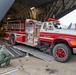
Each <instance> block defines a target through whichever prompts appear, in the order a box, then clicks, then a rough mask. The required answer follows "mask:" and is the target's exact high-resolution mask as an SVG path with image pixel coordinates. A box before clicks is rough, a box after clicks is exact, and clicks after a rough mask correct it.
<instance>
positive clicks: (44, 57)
mask: <svg viewBox="0 0 76 75" xmlns="http://www.w3.org/2000/svg"><path fill="white" fill-rule="evenodd" d="M13 47H14V48H16V49H18V50H20V51H23V52H26V53H29V54H31V55H33V56H35V57H37V58H40V59H42V60H44V61H49V62H50V61H52V60H53V59H54V58H53V57H52V56H50V55H49V54H45V53H43V52H40V51H38V50H37V49H36V48H32V47H28V46H26V45H17V46H13Z"/></svg>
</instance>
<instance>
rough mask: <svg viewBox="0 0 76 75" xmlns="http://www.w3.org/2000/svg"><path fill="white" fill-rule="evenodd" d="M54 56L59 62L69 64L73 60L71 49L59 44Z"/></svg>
mask: <svg viewBox="0 0 76 75" xmlns="http://www.w3.org/2000/svg"><path fill="white" fill-rule="evenodd" d="M53 56H54V58H55V60H57V61H59V62H67V61H69V60H70V59H71V56H72V53H71V49H70V47H69V46H68V45H66V44H62V43H61V44H57V45H55V47H54V48H53Z"/></svg>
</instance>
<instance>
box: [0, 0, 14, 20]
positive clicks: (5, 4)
mask: <svg viewBox="0 0 76 75" xmlns="http://www.w3.org/2000/svg"><path fill="white" fill-rule="evenodd" d="M14 1H15V0H0V21H1V20H2V18H3V17H4V16H5V14H6V13H7V11H8V10H9V8H10V7H11V5H12V4H13V3H14Z"/></svg>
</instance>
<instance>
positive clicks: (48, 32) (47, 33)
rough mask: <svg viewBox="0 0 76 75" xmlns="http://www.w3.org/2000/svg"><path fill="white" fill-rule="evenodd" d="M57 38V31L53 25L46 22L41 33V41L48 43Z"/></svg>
mask: <svg viewBox="0 0 76 75" xmlns="http://www.w3.org/2000/svg"><path fill="white" fill-rule="evenodd" d="M54 37H55V31H54V27H53V25H52V23H50V22H44V23H43V26H42V27H41V31H40V40H42V41H46V42H52V41H53V40H54Z"/></svg>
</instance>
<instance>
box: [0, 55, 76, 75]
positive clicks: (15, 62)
mask: <svg viewBox="0 0 76 75" xmlns="http://www.w3.org/2000/svg"><path fill="white" fill-rule="evenodd" d="M11 65H12V66H11V67H8V68H0V72H2V71H8V70H10V69H11V68H13V67H18V70H17V71H15V72H12V73H10V74H8V75H76V56H73V57H72V59H71V60H70V61H69V62H67V63H60V62H57V61H55V60H52V61H51V62H46V61H43V60H41V59H38V58H36V57H33V56H29V57H26V56H25V57H21V58H16V59H12V60H11Z"/></svg>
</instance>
